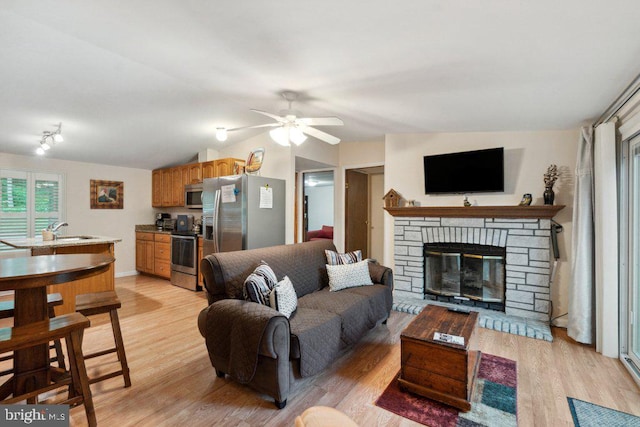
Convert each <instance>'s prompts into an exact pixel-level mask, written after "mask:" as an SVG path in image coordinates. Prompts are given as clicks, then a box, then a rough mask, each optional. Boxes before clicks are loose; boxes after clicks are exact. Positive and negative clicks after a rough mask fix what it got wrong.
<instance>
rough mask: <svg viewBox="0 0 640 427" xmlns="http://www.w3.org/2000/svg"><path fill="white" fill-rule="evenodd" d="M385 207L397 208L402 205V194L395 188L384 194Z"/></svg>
mask: <svg viewBox="0 0 640 427" xmlns="http://www.w3.org/2000/svg"><path fill="white" fill-rule="evenodd" d="M383 199H384V207H385V208H397V207H398V206H400V200H401V199H402V196H401V195H400V193H398V192H397V191H396V190H394V189H393V188H392V189H391V190H389V191H388V192H387V194H385V195H384V197H383Z"/></svg>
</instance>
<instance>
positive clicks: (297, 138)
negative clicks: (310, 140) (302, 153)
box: [289, 127, 307, 145]
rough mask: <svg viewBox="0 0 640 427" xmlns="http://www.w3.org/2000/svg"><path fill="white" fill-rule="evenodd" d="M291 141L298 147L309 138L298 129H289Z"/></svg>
mask: <svg viewBox="0 0 640 427" xmlns="http://www.w3.org/2000/svg"><path fill="white" fill-rule="evenodd" d="M289 139H290V140H291V142H293V143H294V144H296V145H300V144H302V143H303V142H305V141H306V140H307V136H306V135H305V134H304V133H302V131H301V130H300V129H298V128H297V127H290V128H289Z"/></svg>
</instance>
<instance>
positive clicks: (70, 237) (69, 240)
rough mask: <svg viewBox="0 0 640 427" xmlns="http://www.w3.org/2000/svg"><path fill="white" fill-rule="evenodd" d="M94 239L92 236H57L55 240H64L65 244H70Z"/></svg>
mask: <svg viewBox="0 0 640 427" xmlns="http://www.w3.org/2000/svg"><path fill="white" fill-rule="evenodd" d="M90 239H95V237H93V236H58V237H56V239H55V240H64V241H67V242H72V241H75V240H90Z"/></svg>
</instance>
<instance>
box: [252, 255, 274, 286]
mask: <svg viewBox="0 0 640 427" xmlns="http://www.w3.org/2000/svg"><path fill="white" fill-rule="evenodd" d="M253 272H254V273H255V274H258V275H260V276H262V277H264V280H265V282H267V286H269V288H271V289H273V287H274V286H275V285H276V283H278V278H277V277H276V273H274V272H273V270H272V269H271V267H269V264H267V263H266V262H264V261H261V262H260V265H259V266H257V267H256V269H255V270H253Z"/></svg>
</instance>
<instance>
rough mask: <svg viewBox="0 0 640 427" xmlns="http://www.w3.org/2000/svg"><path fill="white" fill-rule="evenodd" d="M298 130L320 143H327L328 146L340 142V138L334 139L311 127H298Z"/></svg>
mask: <svg viewBox="0 0 640 427" xmlns="http://www.w3.org/2000/svg"><path fill="white" fill-rule="evenodd" d="M298 128H299V129H300V130H301V131H302V132H303V133H306V134H307V135H311V136H313V137H314V138H318V139H319V140H321V141H324V142H328V143H329V144H333V145H335V144H337V143H339V142H340V138H336V137H335V136H333V135H329V134H328V133H326V132H323V131H321V130H319V129H316V128H312V127H311V126H305V125H299V126H298Z"/></svg>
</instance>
